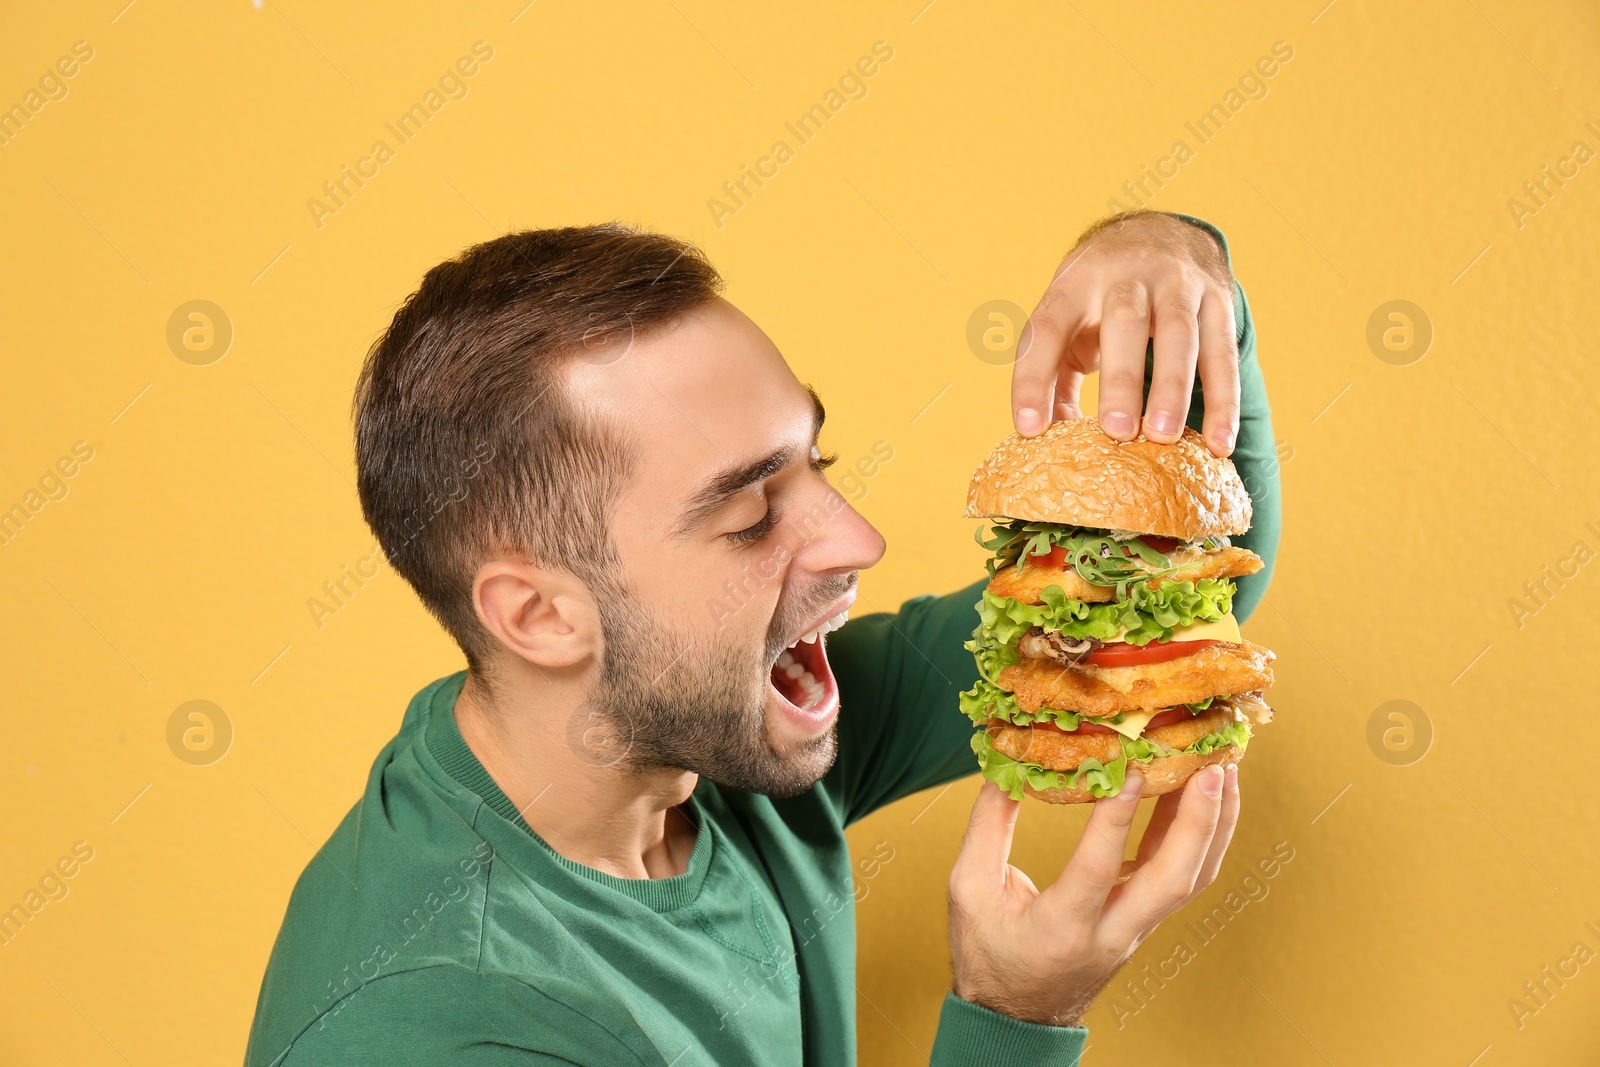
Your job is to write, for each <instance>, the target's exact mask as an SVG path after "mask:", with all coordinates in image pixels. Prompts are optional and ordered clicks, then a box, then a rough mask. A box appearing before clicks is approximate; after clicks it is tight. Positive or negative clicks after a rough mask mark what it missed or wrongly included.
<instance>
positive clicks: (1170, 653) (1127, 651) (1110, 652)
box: [1086, 641, 1217, 667]
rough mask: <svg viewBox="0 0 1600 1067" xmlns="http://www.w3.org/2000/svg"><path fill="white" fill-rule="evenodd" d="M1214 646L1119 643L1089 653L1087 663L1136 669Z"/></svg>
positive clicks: (1178, 642) (1207, 642)
mask: <svg viewBox="0 0 1600 1067" xmlns="http://www.w3.org/2000/svg"><path fill="white" fill-rule="evenodd" d="M1214 644H1217V642H1216V641H1152V642H1150V643H1149V644H1148V645H1130V644H1128V643H1127V642H1126V641H1117V642H1113V643H1112V644H1109V645H1101V646H1100V647H1099V648H1097V649H1095V650H1094V651H1093V652H1091V653H1089V656H1088V659H1087V660H1086V662H1087V663H1088V664H1089V665H1090V666H1093V667H1136V666H1139V665H1140V664H1144V663H1165V662H1166V661H1167V660H1169V659H1178V658H1179V657H1180V656H1188V655H1192V654H1193V653H1195V652H1199V651H1200V650H1201V649H1202V648H1206V647H1208V646H1210V645H1214Z"/></svg>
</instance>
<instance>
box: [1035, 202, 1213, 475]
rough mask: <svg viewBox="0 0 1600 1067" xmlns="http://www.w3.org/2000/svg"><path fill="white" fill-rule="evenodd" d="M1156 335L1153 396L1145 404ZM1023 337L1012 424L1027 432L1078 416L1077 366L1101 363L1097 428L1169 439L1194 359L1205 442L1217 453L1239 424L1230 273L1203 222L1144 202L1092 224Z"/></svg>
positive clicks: (1185, 411)
mask: <svg viewBox="0 0 1600 1067" xmlns="http://www.w3.org/2000/svg"><path fill="white" fill-rule="evenodd" d="M1152 337H1153V338H1155V345H1154V352H1155V364H1154V371H1153V374H1152V376H1151V383H1150V397H1149V402H1148V403H1147V404H1141V399H1142V398H1143V395H1144V364H1145V349H1146V345H1147V342H1149V340H1150V339H1151V338H1152ZM1023 339H1024V344H1023V348H1022V352H1021V354H1020V356H1019V357H1018V359H1017V362H1016V365H1015V366H1014V367H1013V368H1012V378H1011V411H1012V417H1013V419H1014V421H1015V422H1016V426H1017V430H1018V432H1020V433H1022V434H1024V435H1026V436H1032V435H1034V434H1037V433H1042V432H1043V431H1044V430H1045V429H1046V428H1047V427H1048V426H1049V425H1050V423H1051V421H1052V420H1054V419H1075V418H1079V417H1081V416H1082V410H1081V408H1080V407H1079V406H1078V395H1079V391H1080V389H1081V388H1082V385H1083V376H1084V375H1085V374H1090V373H1092V372H1094V371H1096V370H1098V371H1100V408H1099V410H1100V415H1099V419H1100V427H1101V429H1103V430H1104V431H1105V432H1106V433H1107V434H1108V435H1110V436H1111V437H1113V438H1116V439H1117V440H1121V441H1127V440H1131V439H1132V438H1133V437H1134V436H1135V435H1137V434H1139V433H1143V434H1144V435H1145V437H1147V438H1149V439H1150V440H1152V441H1159V442H1162V443H1171V442H1174V441H1176V440H1178V438H1179V436H1180V435H1181V434H1182V433H1183V426H1184V420H1185V419H1187V418H1188V415H1189V397H1190V394H1191V392H1192V391H1193V389H1194V377H1195V373H1196V370H1197V368H1198V372H1199V375H1200V384H1201V390H1202V395H1203V397H1204V400H1205V421H1204V424H1203V430H1202V433H1203V435H1204V437H1205V440H1206V444H1207V445H1208V446H1209V447H1210V449H1211V451H1212V453H1213V454H1215V455H1218V456H1226V455H1228V454H1229V453H1231V452H1232V451H1233V444H1234V439H1235V438H1236V437H1237V436H1238V432H1239V350H1238V344H1237V341H1236V339H1235V322H1234V315H1233V275H1232V273H1231V272H1230V271H1229V270H1228V264H1227V260H1226V258H1225V257H1224V255H1223V251H1222V246H1221V244H1220V243H1219V242H1218V241H1217V239H1216V238H1215V237H1213V236H1212V235H1211V234H1210V233H1207V232H1206V231H1205V230H1202V229H1201V228H1199V227H1198V226H1194V225H1191V224H1190V223H1187V222H1184V221H1183V220H1182V219H1178V218H1174V217H1173V216H1171V215H1165V214H1161V213H1159V212H1141V213H1139V214H1136V215H1132V216H1126V217H1123V216H1119V217H1117V218H1115V219H1113V220H1108V221H1107V222H1104V223H1101V224H1099V225H1098V226H1096V227H1094V228H1091V230H1090V231H1089V232H1088V233H1087V234H1085V235H1084V237H1083V238H1082V239H1080V240H1079V242H1078V245H1077V247H1075V248H1074V249H1073V250H1072V251H1071V252H1069V253H1068V254H1067V257H1066V259H1065V260H1063V262H1062V264H1061V268H1060V269H1059V270H1058V271H1057V272H1056V276H1055V280H1054V281H1053V282H1051V284H1050V288H1049V290H1048V291H1047V292H1046V293H1045V294H1044V297H1043V299H1041V300H1040V301H1039V306H1038V307H1037V308H1036V309H1035V310H1034V312H1033V315H1032V316H1031V317H1030V318H1029V321H1028V329H1027V331H1025V332H1024V334H1023ZM1141 408H1142V409H1143V413H1142V415H1141Z"/></svg>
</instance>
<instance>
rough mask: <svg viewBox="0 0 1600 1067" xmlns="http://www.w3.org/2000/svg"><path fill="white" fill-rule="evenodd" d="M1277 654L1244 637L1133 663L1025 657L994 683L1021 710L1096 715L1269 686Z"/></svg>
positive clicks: (1243, 691)
mask: <svg viewBox="0 0 1600 1067" xmlns="http://www.w3.org/2000/svg"><path fill="white" fill-rule="evenodd" d="M1277 658H1278V657H1277V653H1275V652H1273V651H1272V650H1271V649H1268V648H1263V647H1261V646H1260V645H1258V644H1256V643H1255V642H1253V641H1245V642H1243V643H1242V644H1237V645H1235V644H1231V643H1228V642H1219V643H1217V644H1215V645H1207V646H1206V647H1205V648H1203V649H1201V650H1200V651H1198V652H1195V653H1193V654H1192V655H1188V656H1180V657H1179V658H1178V659H1169V660H1167V661H1166V662H1164V663H1141V664H1138V665H1136V666H1132V667H1095V666H1082V667H1071V668H1069V667H1063V666H1062V665H1061V664H1059V663H1057V662H1055V661H1054V660H1048V659H1024V660H1022V661H1021V662H1019V663H1013V664H1012V665H1011V666H1009V667H1007V668H1005V669H1004V670H1003V671H1001V672H1000V677H999V683H1000V688H1002V689H1005V690H1008V691H1010V692H1012V693H1014V694H1016V698H1017V704H1018V705H1019V706H1021V708H1022V710H1024V711H1029V712H1032V711H1038V710H1039V709H1040V708H1041V707H1048V708H1057V709H1060V710H1061V711H1076V712H1080V713H1082V714H1084V715H1089V716H1092V717H1093V718H1097V719H1101V718H1106V717H1108V716H1111V715H1116V714H1118V713H1119V712H1124V711H1138V710H1139V709H1141V708H1168V707H1171V706H1173V705H1174V704H1194V703H1198V702H1199V701H1202V700H1204V699H1205V698H1206V697H1211V696H1222V695H1225V694H1228V693H1247V692H1250V691H1251V690H1256V689H1266V688H1268V687H1269V686H1271V685H1272V661H1273V660H1275V659H1277Z"/></svg>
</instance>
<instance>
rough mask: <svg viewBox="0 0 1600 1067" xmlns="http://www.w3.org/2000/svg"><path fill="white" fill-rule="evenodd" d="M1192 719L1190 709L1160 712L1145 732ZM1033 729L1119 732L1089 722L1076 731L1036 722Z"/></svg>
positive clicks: (1081, 724) (1090, 732) (1080, 724)
mask: <svg viewBox="0 0 1600 1067" xmlns="http://www.w3.org/2000/svg"><path fill="white" fill-rule="evenodd" d="M1190 718H1192V715H1191V713H1190V711H1189V709H1188V708H1168V709H1167V710H1166V711H1162V712H1158V713H1156V714H1155V715H1153V716H1151V718H1150V721H1149V722H1148V723H1146V724H1145V728H1144V732H1145V733H1149V732H1150V731H1151V730H1154V729H1156V728H1157V727H1160V726H1171V725H1172V724H1173V723H1175V722H1184V721H1186V720H1188V719H1190ZM1033 728H1034V729H1035V730H1054V731H1055V732H1056V733H1058V734H1114V733H1116V732H1117V731H1115V730H1113V729H1112V728H1111V727H1109V726H1101V725H1100V724H1099V723H1097V722H1088V721H1084V722H1080V723H1079V724H1078V728H1077V729H1076V730H1063V729H1062V728H1061V727H1059V726H1057V725H1056V724H1055V723H1053V722H1036V723H1034V724H1033Z"/></svg>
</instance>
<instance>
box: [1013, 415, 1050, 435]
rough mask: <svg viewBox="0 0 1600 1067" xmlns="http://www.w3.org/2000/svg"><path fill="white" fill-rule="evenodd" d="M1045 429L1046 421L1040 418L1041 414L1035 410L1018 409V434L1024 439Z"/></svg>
mask: <svg viewBox="0 0 1600 1067" xmlns="http://www.w3.org/2000/svg"><path fill="white" fill-rule="evenodd" d="M1042 429H1044V420H1043V419H1041V418H1040V417H1039V412H1038V411H1036V410H1035V409H1033V408H1018V409H1017V432H1018V433H1020V434H1022V435H1023V436H1024V437H1027V436H1030V435H1032V434H1036V433H1038V432H1039V431H1040V430H1042Z"/></svg>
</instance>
